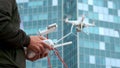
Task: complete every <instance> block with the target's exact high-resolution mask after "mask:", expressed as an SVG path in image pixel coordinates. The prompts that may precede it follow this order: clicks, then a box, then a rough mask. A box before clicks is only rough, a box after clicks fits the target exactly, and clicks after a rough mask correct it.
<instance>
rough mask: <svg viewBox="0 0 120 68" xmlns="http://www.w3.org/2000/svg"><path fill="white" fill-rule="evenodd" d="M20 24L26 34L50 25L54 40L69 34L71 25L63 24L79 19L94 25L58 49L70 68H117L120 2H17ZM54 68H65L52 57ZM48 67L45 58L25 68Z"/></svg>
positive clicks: (53, 0) (50, 0) (57, 0)
mask: <svg viewBox="0 0 120 68" xmlns="http://www.w3.org/2000/svg"><path fill="white" fill-rule="evenodd" d="M17 3H18V6H19V11H20V16H21V22H22V25H23V26H24V30H25V31H26V32H27V34H29V35H36V34H37V31H38V30H39V29H40V30H43V29H45V27H46V26H48V25H49V24H51V23H57V24H58V30H57V31H56V32H54V33H52V34H50V35H49V38H51V39H53V40H54V41H56V40H57V39H59V38H61V37H62V36H64V35H66V34H67V33H69V31H70V28H71V24H66V23H65V22H64V19H65V17H69V18H70V20H77V19H81V16H82V15H85V20H84V22H85V23H92V22H95V24H96V26H95V27H89V28H84V29H83V31H84V32H88V33H89V34H88V35H87V34H86V33H84V32H80V33H77V32H76V30H75V27H74V30H73V34H71V35H70V36H69V37H67V38H65V39H64V40H63V41H61V42H66V41H73V43H72V44H71V45H70V46H65V47H62V48H59V50H60V53H61V56H62V57H63V58H64V60H65V62H66V63H67V65H68V67H69V68H120V42H119V41H120V34H119V33H120V29H119V27H120V4H119V0H17ZM51 63H52V65H53V68H64V67H63V65H62V64H61V62H59V60H58V59H57V58H56V57H55V56H53V57H51ZM39 67H42V68H47V67H48V66H47V59H46V58H44V59H42V60H38V61H36V62H34V63H31V62H29V61H27V68H39Z"/></svg>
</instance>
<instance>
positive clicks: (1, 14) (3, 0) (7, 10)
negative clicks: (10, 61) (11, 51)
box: [0, 0, 30, 48]
mask: <svg viewBox="0 0 120 68" xmlns="http://www.w3.org/2000/svg"><path fill="white" fill-rule="evenodd" d="M8 1H11V0H0V42H5V43H7V45H5V47H12V48H16V47H21V46H22V47H23V46H28V45H29V42H30V37H29V36H27V35H26V33H25V32H24V31H22V30H21V29H15V28H14V27H13V26H14V25H13V24H12V23H11V15H12V3H11V2H8ZM16 23H18V22H16ZM0 47H2V45H0Z"/></svg>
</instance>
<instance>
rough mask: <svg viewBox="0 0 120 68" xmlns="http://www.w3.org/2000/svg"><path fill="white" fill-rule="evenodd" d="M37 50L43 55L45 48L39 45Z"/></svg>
mask: <svg viewBox="0 0 120 68" xmlns="http://www.w3.org/2000/svg"><path fill="white" fill-rule="evenodd" d="M39 48H40V54H41V53H43V52H44V51H45V48H44V46H43V45H41V44H40V45H39Z"/></svg>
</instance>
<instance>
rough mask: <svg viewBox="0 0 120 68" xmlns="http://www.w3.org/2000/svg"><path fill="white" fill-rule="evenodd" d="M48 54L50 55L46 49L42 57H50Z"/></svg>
mask: <svg viewBox="0 0 120 68" xmlns="http://www.w3.org/2000/svg"><path fill="white" fill-rule="evenodd" d="M48 54H49V50H48V49H46V50H45V52H44V53H43V54H42V57H46V56H48Z"/></svg>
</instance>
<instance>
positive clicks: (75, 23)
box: [65, 16, 95, 32]
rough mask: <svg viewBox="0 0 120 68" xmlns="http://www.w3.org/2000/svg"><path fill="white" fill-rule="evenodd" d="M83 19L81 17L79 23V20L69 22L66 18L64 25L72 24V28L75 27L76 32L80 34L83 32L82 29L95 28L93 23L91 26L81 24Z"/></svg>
mask: <svg viewBox="0 0 120 68" xmlns="http://www.w3.org/2000/svg"><path fill="white" fill-rule="evenodd" d="M84 18H85V17H84V16H82V19H81V21H79V20H69V19H68V18H66V19H65V23H70V24H72V26H76V31H77V32H81V31H82V30H83V28H86V27H93V26H95V23H94V22H93V23H92V24H90V23H85V22H83V21H84Z"/></svg>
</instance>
